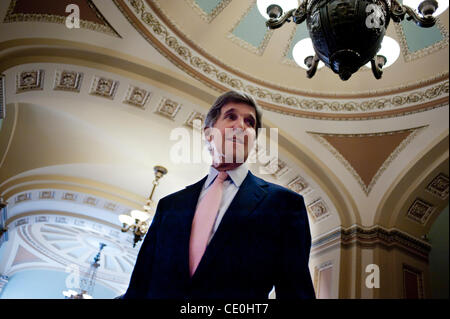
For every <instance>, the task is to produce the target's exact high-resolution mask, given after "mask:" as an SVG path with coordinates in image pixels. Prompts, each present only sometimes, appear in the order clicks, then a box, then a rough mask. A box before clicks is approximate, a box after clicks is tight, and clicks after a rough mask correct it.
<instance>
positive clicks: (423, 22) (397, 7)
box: [391, 0, 436, 28]
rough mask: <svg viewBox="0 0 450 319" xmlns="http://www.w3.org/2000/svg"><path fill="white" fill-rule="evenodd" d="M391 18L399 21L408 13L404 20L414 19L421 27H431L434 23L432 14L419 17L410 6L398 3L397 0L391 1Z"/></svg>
mask: <svg viewBox="0 0 450 319" xmlns="http://www.w3.org/2000/svg"><path fill="white" fill-rule="evenodd" d="M392 4H393V5H392V7H391V18H392V20H393V21H394V22H397V23H399V22H400V21H402V20H403V19H404V18H405V14H407V15H408V17H407V18H406V20H414V22H415V23H416V24H417V25H418V26H420V27H422V28H431V27H432V26H434V25H435V24H436V18H435V17H433V16H432V15H429V16H425V17H421V16H420V15H418V14H417V13H416V12H415V11H414V10H413V9H412V8H411V7H409V6H407V5H404V4H400V3H399V2H398V0H393V1H392Z"/></svg>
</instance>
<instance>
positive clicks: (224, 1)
mask: <svg viewBox="0 0 450 319" xmlns="http://www.w3.org/2000/svg"><path fill="white" fill-rule="evenodd" d="M185 1H186V2H187V3H188V4H189V5H190V6H191V8H192V9H194V11H195V12H196V13H197V14H198V15H199V16H200V17H201V18H202V19H203V20H205V21H206V22H207V23H211V21H212V20H214V18H215V17H217V16H218V15H219V13H221V12H222V10H223V9H225V8H226V7H227V6H228V4H229V3H230V2H231V0H222V1H221V2H220V3H219V4H218V5H217V7H215V8H214V10H213V11H211V13H209V14H208V13H206V12H205V11H203V9H202V8H200V7H199V5H198V4H197V3H196V2H195V0H185Z"/></svg>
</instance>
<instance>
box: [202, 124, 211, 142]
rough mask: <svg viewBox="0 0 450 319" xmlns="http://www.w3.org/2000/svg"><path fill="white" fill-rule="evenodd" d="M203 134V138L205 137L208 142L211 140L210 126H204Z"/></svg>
mask: <svg viewBox="0 0 450 319" xmlns="http://www.w3.org/2000/svg"><path fill="white" fill-rule="evenodd" d="M203 134H205V139H206V140H207V141H208V142H211V141H212V139H213V136H212V134H211V128H210V127H205V128H204V129H203Z"/></svg>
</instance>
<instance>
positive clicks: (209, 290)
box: [123, 91, 315, 299]
mask: <svg viewBox="0 0 450 319" xmlns="http://www.w3.org/2000/svg"><path fill="white" fill-rule="evenodd" d="M259 128H261V111H260V109H259V107H258V106H257V104H256V102H255V101H254V99H253V98H252V97H251V96H249V95H247V94H245V93H240V92H235V91H230V92H227V93H225V94H223V95H221V96H220V97H219V98H218V99H217V100H216V102H215V103H214V105H213V106H212V107H211V109H210V110H209V112H208V114H207V116H206V119H205V127H204V132H205V137H206V139H207V141H208V143H209V148H210V151H211V155H212V157H213V164H212V166H211V168H210V172H209V174H208V176H205V177H204V178H203V179H202V180H200V181H198V182H197V183H195V184H193V185H190V186H187V187H186V188H185V189H183V190H181V191H178V192H176V193H174V194H171V195H168V196H166V197H164V198H163V199H161V200H160V201H159V203H158V207H157V210H156V214H155V217H154V220H153V222H152V225H151V227H150V229H149V231H148V233H147V235H146V238H145V240H144V242H143V244H142V247H141V249H140V252H139V255H138V258H137V262H136V265H135V268H134V270H133V274H132V276H131V280H130V284H129V287H128V290H127V292H126V293H125V295H124V296H123V298H156V299H161V298H171V299H198V298H202V299H203V298H220V299H222V298H227V299H234V298H237V299H262V298H267V297H268V294H269V292H270V291H271V290H272V288H273V286H275V292H276V298H280V299H292V298H315V294H314V288H313V285H312V281H311V276H310V272H309V268H308V260H309V253H310V247H311V235H310V230H309V223H308V217H307V213H306V208H305V204H304V201H303V197H302V196H301V195H299V194H297V193H295V192H293V191H290V190H288V189H286V188H284V187H281V186H279V185H276V184H272V183H269V182H266V181H264V180H263V179H260V178H258V177H256V176H254V175H253V174H252V173H251V172H250V171H249V170H248V168H247V165H246V163H245V161H246V160H247V157H248V153H249V151H250V150H251V148H252V146H253V145H254V142H255V140H256V138H257V133H258V129H259ZM230 132H231V135H230V134H229V133H230ZM230 150H231V152H230ZM240 159H242V160H240Z"/></svg>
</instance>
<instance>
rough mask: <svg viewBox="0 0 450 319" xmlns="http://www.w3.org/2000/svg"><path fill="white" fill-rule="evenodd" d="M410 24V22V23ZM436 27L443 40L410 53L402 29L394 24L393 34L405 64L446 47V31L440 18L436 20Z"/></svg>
mask: <svg viewBox="0 0 450 319" xmlns="http://www.w3.org/2000/svg"><path fill="white" fill-rule="evenodd" d="M410 23H411V22H410ZM436 26H437V28H438V29H439V31H440V32H441V34H442V37H443V39H442V40H441V41H439V42H436V43H435V44H433V45H430V46H428V47H426V48H423V49H421V50H418V51H415V52H410V51H409V47H408V42H407V41H406V35H405V32H404V31H403V28H402V26H401V25H400V24H398V23H394V27H395V32H396V34H397V37H398V39H399V42H400V48H401V51H402V55H403V57H404V59H405V62H411V61H413V60H417V59H419V58H423V57H424V56H427V55H429V54H431V53H433V52H436V51H439V50H441V49H443V48H445V47H447V46H448V36H449V34H448V31H447V30H446V29H445V26H444V25H443V24H442V22H441V20H440V18H437V19H436Z"/></svg>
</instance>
